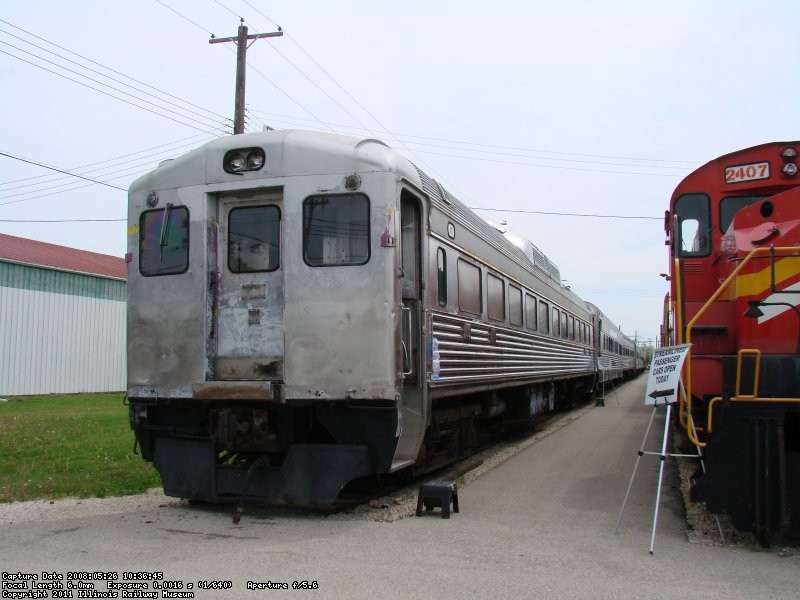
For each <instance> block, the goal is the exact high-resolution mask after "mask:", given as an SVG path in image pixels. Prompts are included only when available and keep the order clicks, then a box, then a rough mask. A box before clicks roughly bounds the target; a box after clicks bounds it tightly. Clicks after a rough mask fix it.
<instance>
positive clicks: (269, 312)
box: [212, 192, 284, 380]
mask: <svg viewBox="0 0 800 600" xmlns="http://www.w3.org/2000/svg"><path fill="white" fill-rule="evenodd" d="M281 204H282V203H281V193H280V192H264V193H260V194H258V195H255V196H253V195H250V196H248V197H247V198H246V199H245V198H240V197H220V198H219V199H218V204H217V220H218V223H219V230H218V233H217V246H216V255H215V260H217V267H216V271H217V273H218V278H219V280H218V281H217V297H216V298H215V302H214V304H215V305H216V306H215V309H212V310H214V312H215V313H216V315H217V317H216V328H217V331H216V336H215V337H216V355H215V356H214V361H213V364H214V375H215V377H214V379H217V380H280V379H282V378H283V356H284V331H283V308H284V292H283V270H282V268H281ZM212 322H214V321H213V317H212Z"/></svg>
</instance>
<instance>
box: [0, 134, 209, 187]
mask: <svg viewBox="0 0 800 600" xmlns="http://www.w3.org/2000/svg"><path fill="white" fill-rule="evenodd" d="M204 136H205V134H202V133H198V134H195V135H192V136H189V137H185V138H181V139H179V140H175V141H172V142H167V143H166V144H159V145H158V146H153V147H151V148H145V149H144V150H138V151H136V152H131V153H129V154H123V155H121V156H115V157H114V158H107V159H106V160H101V161H99V162H94V163H88V164H85V165H80V166H77V167H71V168H70V169H69V170H70V171H76V172H77V171H79V169H88V168H89V167H95V166H97V165H102V164H105V163H109V162H114V161H118V160H120V159H123V158H129V157H131V156H136V155H138V154H145V153H147V152H152V151H153V150H158V149H160V148H166V147H167V146H173V145H174V144H178V143H180V142H185V141H187V140H193V139H196V138H198V137H204ZM194 145H195V144H182V145H180V146H176V147H174V148H170V149H169V150H161V151H159V152H156V153H155V154H151V155H149V156H148V158H149V159H151V160H155V158H156V157H157V156H158V155H159V154H163V153H165V152H167V151H169V152H172V151H174V150H179V149H181V148H185V147H186V146H194ZM127 162H129V161H127ZM120 164H125V163H124V162H123V163H116V164H114V165H112V166H118V165H120ZM89 172H91V171H89ZM46 177H53V176H52V175H36V176H34V177H23V178H21V179H10V180H8V181H0V187H2V186H7V185H11V184H14V183H21V182H23V181H31V180H34V179H43V178H46ZM59 179H65V178H63V177H57V178H55V179H51V180H49V181H44V182H42V183H50V182H51V181H58V180H59ZM31 185H38V184H31ZM7 189H19V188H7Z"/></svg>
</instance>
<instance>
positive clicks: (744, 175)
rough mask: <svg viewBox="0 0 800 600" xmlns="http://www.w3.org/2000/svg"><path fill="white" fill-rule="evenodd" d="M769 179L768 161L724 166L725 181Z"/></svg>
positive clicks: (737, 181)
mask: <svg viewBox="0 0 800 600" xmlns="http://www.w3.org/2000/svg"><path fill="white" fill-rule="evenodd" d="M757 179H769V163H768V162H767V161H763V162H757V163H750V164H749V165H734V166H732V167H725V183H739V182H741V181H754V180H757Z"/></svg>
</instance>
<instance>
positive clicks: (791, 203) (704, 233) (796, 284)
mask: <svg viewBox="0 0 800 600" xmlns="http://www.w3.org/2000/svg"><path fill="white" fill-rule="evenodd" d="M798 150H800V142H785V143H777V142H776V143H769V144H763V145H760V146H755V147H752V148H747V149H744V150H740V151H737V152H733V153H731V154H726V155H725V156H722V157H719V158H717V159H714V160H712V161H711V162H709V163H708V164H706V165H704V166H702V167H700V168H699V169H697V170H695V171H694V172H693V173H691V174H690V175H689V176H687V177H686V178H685V179H684V180H683V181H682V182H681V183H680V185H679V186H678V188H677V189H676V190H675V192H674V193H673V196H672V201H671V203H670V210H669V211H667V214H666V222H665V229H666V232H667V236H668V240H667V242H668V244H669V247H670V254H671V268H670V281H671V292H670V299H669V303H670V308H671V310H670V311H668V312H667V314H666V315H665V320H664V324H663V326H662V334H663V335H664V337H665V338H667V341H670V342H689V343H691V344H692V347H691V352H690V355H689V360H688V364H687V365H686V367H685V369H686V370H685V373H684V380H685V382H686V394H685V396H683V397H682V398H681V403H682V406H681V410H680V421H681V425H682V426H683V427H685V429H686V432H687V435H688V436H689V438H690V439H691V440H692V441H693V442H694V443H695V444H696V445H698V446H699V447H701V448H703V450H704V455H705V471H703V470H698V472H697V473H696V475H695V477H694V478H693V479H692V494H693V496H694V498H695V499H696V500H700V501H704V502H705V503H706V505H707V506H708V508H709V509H710V510H711V511H713V512H715V513H725V514H730V515H731V517H732V520H733V523H734V525H735V526H736V527H737V528H739V529H741V530H745V531H753V532H755V533H756V534H757V535H758V536H759V537H760V538H761V539H762V541H764V542H765V543H769V542H771V541H774V540H777V539H780V538H781V537H782V536H792V537H798V536H800V310H798V304H800V250H798V247H799V246H800V187H798V184H800V177H798Z"/></svg>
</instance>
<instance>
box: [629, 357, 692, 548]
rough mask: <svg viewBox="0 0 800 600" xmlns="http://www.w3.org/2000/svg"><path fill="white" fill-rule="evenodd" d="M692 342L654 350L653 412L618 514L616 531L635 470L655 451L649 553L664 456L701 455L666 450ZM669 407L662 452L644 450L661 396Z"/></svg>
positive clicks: (649, 392)
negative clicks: (656, 465) (656, 461)
mask: <svg viewBox="0 0 800 600" xmlns="http://www.w3.org/2000/svg"><path fill="white" fill-rule="evenodd" d="M690 346H691V344H681V345H680V346H665V347H663V348H659V349H658V350H656V351H655V352H653V360H652V361H651V362H650V376H649V377H648V379H647V391H646V392H645V394H646V395H645V399H644V401H645V404H647V405H650V406H652V407H653V412H652V413H651V414H650V420H649V421H648V422H647V429H646V430H645V432H644V438H643V439H642V446H641V448H639V453H638V456H637V458H636V464H635V465H634V467H633V473H631V479H630V481H629V482H628V489H627V490H626V492H625V499H624V500H623V501H622V507H621V508H620V509H619V517H618V518H617V527H616V529H614V533H616V532H617V529H619V524H620V522H621V521H622V512H623V511H624V510H625V504H627V502H628V495H629V494H630V493H631V487H632V486H633V479H634V477H635V476H636V469H638V468H639V461H640V460H641V459H642V456H644V455H646V454H652V455H655V456H659V457H661V461H660V466H659V469H658V487H657V488H656V490H657V491H656V505H655V509H654V511H653V530H652V532H651V534H650V554H653V547H654V545H655V543H656V523H657V522H658V507H659V504H660V503H661V482H662V480H663V477H664V459H666V457H668V456H675V457H687V458H698V457H699V452H698V455H697V456H695V455H691V454H672V453H670V452H668V451H667V448H669V444H668V440H669V427H670V416H671V413H672V405H673V404H674V403H675V402H677V400H678V393H677V392H678V384H679V383H680V379H681V368H682V367H683V361H684V360H685V359H686V355H687V354H688V353H689V347H690ZM659 398H661V399H662V400H661V402H662V403H663V404H664V405H666V407H667V415H666V417H665V419H664V436H663V437H662V438H661V439H662V442H661V452H653V451H650V452H648V451H646V450H645V449H644V447H645V444H647V437H648V436H649V435H650V428H651V427H652V426H653V417H655V415H656V411H657V410H658V404H659V402H658V399H659Z"/></svg>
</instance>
